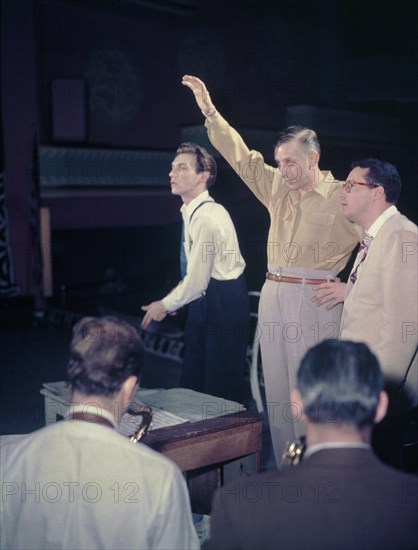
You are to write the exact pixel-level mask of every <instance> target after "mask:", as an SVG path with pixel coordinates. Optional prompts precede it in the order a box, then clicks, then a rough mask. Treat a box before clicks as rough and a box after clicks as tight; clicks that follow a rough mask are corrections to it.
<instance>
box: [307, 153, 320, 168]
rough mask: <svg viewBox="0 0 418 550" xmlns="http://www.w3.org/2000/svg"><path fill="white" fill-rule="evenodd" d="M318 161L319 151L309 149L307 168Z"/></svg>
mask: <svg viewBox="0 0 418 550" xmlns="http://www.w3.org/2000/svg"><path fill="white" fill-rule="evenodd" d="M318 162H319V153H318V151H311V152H310V153H309V168H313V167H314V166H316V165H317V164H318Z"/></svg>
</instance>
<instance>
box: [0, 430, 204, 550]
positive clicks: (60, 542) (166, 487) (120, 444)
mask: <svg viewBox="0 0 418 550" xmlns="http://www.w3.org/2000/svg"><path fill="white" fill-rule="evenodd" d="M1 478H2V479H1V481H2V504H1V526H2V532H1V544H0V546H1V548H8V549H9V548H21V549H23V548H25V549H29V548H30V549H38V548H39V549H43V550H47V549H52V548H54V549H59V548H63V549H71V550H73V549H83V550H88V549H93V548H94V549H97V548H109V549H112V550H115V549H118V548H123V549H130V548H135V549H143V550H150V549H156V548H159V549H161V550H167V549H178V550H184V549H187V548H192V549H198V548H199V540H198V538H197V535H196V532H195V529H194V525H193V521H192V516H191V511H190V504H189V496H188V493H187V488H186V484H185V481H184V479H183V476H182V473H181V472H180V470H179V468H178V467H177V466H176V465H175V464H174V463H173V462H171V461H170V460H169V459H167V458H166V457H164V456H163V455H161V454H159V453H157V452H155V451H153V450H151V449H149V448H148V447H146V446H145V445H143V444H141V443H139V444H134V443H131V442H130V441H129V439H128V438H126V437H123V436H122V435H120V434H119V433H117V432H116V431H115V430H114V429H113V428H111V427H108V426H104V425H100V424H97V423H96V424H95V423H91V422H84V421H80V420H71V421H61V422H57V423H55V424H53V425H51V426H47V427H45V428H42V429H41V430H38V431H36V432H33V433H31V434H28V435H27V436H26V437H25V436H23V437H22V438H20V439H19V441H18V443H10V444H7V443H6V444H4V445H2V447H1Z"/></svg>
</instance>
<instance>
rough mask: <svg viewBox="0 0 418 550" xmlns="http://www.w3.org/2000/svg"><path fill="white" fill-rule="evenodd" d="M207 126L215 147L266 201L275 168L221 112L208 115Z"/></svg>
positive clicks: (246, 182)
mask: <svg viewBox="0 0 418 550" xmlns="http://www.w3.org/2000/svg"><path fill="white" fill-rule="evenodd" d="M205 126H206V128H207V131H208V137H209V140H210V142H211V143H212V145H213V146H214V147H215V149H217V150H218V151H219V153H220V154H221V155H222V156H223V157H224V159H225V160H226V161H227V162H228V164H229V165H230V166H231V168H232V169H233V170H234V171H235V172H236V173H237V174H238V176H239V177H240V178H241V179H242V180H243V182H244V183H245V184H246V185H247V186H248V187H249V188H250V189H251V190H252V191H253V192H254V193H255V194H256V196H257V197H258V198H259V199H260V200H262V202H265V200H266V196H267V194H268V191H269V189H270V188H271V184H272V181H273V177H274V171H275V170H274V168H273V167H272V166H268V165H266V164H265V162H264V158H263V156H262V155H261V153H259V152H258V151H253V150H250V149H249V148H248V146H247V145H246V143H245V142H244V140H243V139H242V137H241V136H240V134H239V133H238V132H237V131H236V130H235V129H234V128H232V126H230V125H229V124H228V122H227V121H226V120H225V119H224V118H223V117H222V115H220V114H219V113H217V115H216V116H213V117H208V118H207V119H206V122H205Z"/></svg>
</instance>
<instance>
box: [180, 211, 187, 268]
mask: <svg viewBox="0 0 418 550" xmlns="http://www.w3.org/2000/svg"><path fill="white" fill-rule="evenodd" d="M186 272H187V258H186V252H185V251H184V222H183V223H182V226H181V241H180V274H181V278H182V279H184V277H185V276H186Z"/></svg>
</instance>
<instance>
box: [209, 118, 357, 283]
mask: <svg viewBox="0 0 418 550" xmlns="http://www.w3.org/2000/svg"><path fill="white" fill-rule="evenodd" d="M205 124H206V127H207V129H208V135H209V138H210V140H211V142H212V144H213V145H214V147H216V149H218V151H219V152H220V153H221V154H222V156H223V157H224V158H225V159H226V161H227V162H228V163H229V164H230V165H231V166H232V168H233V169H234V170H235V171H236V172H237V174H238V175H239V177H240V178H241V179H242V180H243V181H244V182H245V183H246V185H247V186H248V187H249V188H250V189H251V191H252V192H253V193H254V194H255V196H256V197H257V198H258V199H259V200H260V201H261V202H262V203H263V204H264V205H265V206H266V208H267V209H268V211H269V214H270V220H271V224H270V230H269V236H268V243H267V255H268V263H269V269H271V270H274V269H275V268H277V267H296V268H304V269H318V270H328V271H332V272H334V273H338V272H339V271H341V270H342V269H343V268H344V267H345V265H346V264H347V262H348V260H349V258H350V254H351V251H352V250H353V248H354V247H355V245H356V244H357V243H358V241H359V240H360V238H361V236H362V233H363V231H362V229H361V228H360V227H359V226H357V225H355V224H353V223H351V222H349V221H348V220H347V219H346V218H345V217H344V214H343V211H342V208H341V202H340V193H341V189H342V182H339V181H336V180H335V179H334V177H333V175H332V174H331V172H329V171H323V172H321V179H320V181H318V182H317V184H316V186H315V188H314V189H312V190H310V191H308V192H306V193H305V194H304V195H303V197H302V198H301V197H300V194H299V191H297V190H290V189H289V187H288V185H287V184H286V182H285V181H284V179H283V177H282V175H281V173H280V170H279V169H278V168H274V167H273V166H269V165H267V164H266V163H265V162H264V158H263V156H262V155H261V153H259V152H257V151H253V150H250V149H248V147H247V145H246V144H245V143H244V141H243V140H242V138H241V136H240V135H239V134H238V133H237V132H236V131H235V130H234V129H233V128H232V127H231V126H230V125H229V124H228V123H227V122H226V120H225V119H224V118H223V117H222V116H221V115H219V114H218V116H217V117H216V118H214V119H212V118H211V119H210V120H209V119H206V123H205Z"/></svg>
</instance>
